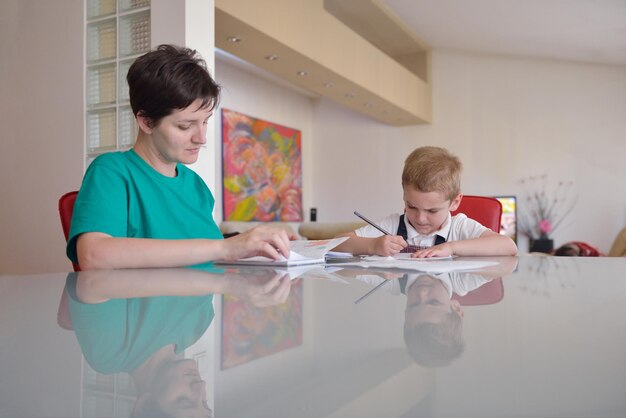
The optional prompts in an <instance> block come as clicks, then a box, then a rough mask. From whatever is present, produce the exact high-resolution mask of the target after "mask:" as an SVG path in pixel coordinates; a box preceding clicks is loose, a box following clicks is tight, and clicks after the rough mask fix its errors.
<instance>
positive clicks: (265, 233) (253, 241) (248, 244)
mask: <svg viewBox="0 0 626 418" xmlns="http://www.w3.org/2000/svg"><path fill="white" fill-rule="evenodd" d="M289 238H290V236H289V235H288V234H287V232H286V231H285V230H283V229H280V228H275V227H270V226H265V225H261V226H257V227H255V228H252V229H249V230H247V231H246V232H243V233H241V234H238V235H235V236H233V237H230V238H227V239H225V240H224V241H223V246H224V247H223V250H224V254H223V259H224V260H237V259H240V258H247V257H254V256H265V257H269V258H271V259H273V260H280V259H282V258H283V257H284V258H289V252H290V250H289V248H290V244H289Z"/></svg>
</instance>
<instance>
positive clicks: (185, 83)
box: [67, 45, 289, 270]
mask: <svg viewBox="0 0 626 418" xmlns="http://www.w3.org/2000/svg"><path fill="white" fill-rule="evenodd" d="M127 81H128V85H129V94H130V104H131V107H132V109H133V113H134V115H135V117H136V119H137V124H138V126H139V132H138V134H137V140H136V143H135V146H134V147H133V149H131V150H129V151H126V152H114V153H108V154H103V155H101V156H99V157H98V158H96V159H95V160H94V161H93V162H92V163H91V165H90V166H89V169H88V170H87V172H86V173H85V177H84V179H83V184H82V186H81V189H80V192H79V194H78V198H77V200H76V204H75V206H74V213H73V217H72V225H71V229H70V236H69V240H68V244H67V255H68V257H69V258H70V259H71V260H72V261H73V262H75V263H78V264H79V265H80V267H81V269H82V270H92V269H112V268H135V267H178V266H189V265H197V264H202V263H206V262H210V261H212V260H218V259H223V260H235V259H238V258H244V257H250V256H255V255H264V256H267V257H270V258H273V259H279V258H280V257H281V255H288V254H289V237H288V236H287V233H286V232H284V231H282V230H279V229H275V228H270V227H265V226H261V227H257V228H254V229H251V230H249V231H247V232H245V233H243V234H240V235H237V236H235V237H232V238H229V239H226V240H224V239H223V237H222V234H221V233H220V231H219V228H218V227H217V225H216V223H215V221H214V219H213V216H212V213H213V207H214V203H215V200H214V198H213V195H212V194H211V192H210V191H209V189H208V188H207V186H206V184H205V183H204V182H203V181H202V179H201V178H200V177H199V176H198V175H197V174H196V173H194V172H193V171H192V170H190V169H189V168H187V167H186V166H185V165H184V164H191V163H194V162H195V161H196V160H197V159H198V154H199V151H200V148H202V147H203V146H204V144H205V143H206V126H207V121H208V119H209V118H210V117H211V115H212V114H213V110H214V109H215V107H216V106H217V102H218V99H219V90H220V89H219V86H218V85H217V84H216V83H215V81H214V80H213V79H212V78H211V76H210V75H209V73H208V71H207V69H206V64H205V62H204V61H203V60H202V59H201V58H200V57H198V56H197V55H196V52H195V51H193V50H190V49H188V48H179V47H175V46H172V45H161V46H159V47H158V48H157V49H156V50H154V51H151V52H149V53H147V54H145V55H143V56H141V57H139V58H138V59H137V60H136V61H135V62H134V63H133V65H132V66H131V67H130V69H129V71H128V75H127Z"/></svg>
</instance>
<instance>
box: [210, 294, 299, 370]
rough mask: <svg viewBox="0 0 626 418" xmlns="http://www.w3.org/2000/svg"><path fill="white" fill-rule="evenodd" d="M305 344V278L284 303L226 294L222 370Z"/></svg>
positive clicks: (223, 310) (223, 317) (224, 297)
mask: <svg viewBox="0 0 626 418" xmlns="http://www.w3.org/2000/svg"><path fill="white" fill-rule="evenodd" d="M300 344H302V282H299V283H297V284H295V285H292V286H291V291H290V293H289V297H288V298H287V301H286V302H285V303H283V304H281V305H275V306H270V307H263V308H260V307H256V306H254V305H253V304H252V303H250V302H249V301H242V300H240V299H238V298H237V297H235V296H230V295H224V296H223V299H222V347H221V348H222V362H221V363H222V370H224V369H228V368H231V367H234V366H238V365H240V364H244V363H247V362H249V361H252V360H254V359H257V358H260V357H265V356H268V355H270V354H273V353H277V352H279V351H283V350H286V349H288V348H292V347H296V346H298V345H300Z"/></svg>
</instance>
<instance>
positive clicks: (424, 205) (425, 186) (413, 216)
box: [336, 147, 517, 257]
mask: <svg viewBox="0 0 626 418" xmlns="http://www.w3.org/2000/svg"><path fill="white" fill-rule="evenodd" d="M460 177H461V161H460V160H459V159H458V158H457V157H456V156H454V155H452V154H450V153H449V152H448V151H447V150H445V149H443V148H438V147H421V148H417V149H415V150H414V151H413V152H412V153H411V154H410V155H409V156H408V157H407V159H406V161H405V163H404V170H403V172H402V188H403V190H404V214H402V215H400V214H393V215H390V216H388V217H386V218H384V219H382V220H380V221H379V222H377V223H378V225H380V226H381V227H382V228H383V229H385V230H386V231H389V232H390V233H391V234H395V235H383V234H382V233H381V232H380V231H378V230H377V229H375V228H374V227H372V226H369V225H368V226H365V227H363V228H360V229H357V230H356V231H354V232H351V233H348V234H344V236H348V237H350V239H349V240H347V241H345V242H344V243H342V244H341V245H339V246H337V247H336V251H345V252H351V253H353V254H377V255H382V256H389V255H393V254H397V253H399V252H401V251H406V248H407V245H411V246H415V247H418V249H417V251H416V252H415V256H416V257H436V256H449V255H453V254H455V255H515V254H516V253H517V247H516V246H515V243H514V242H513V241H512V240H511V239H510V238H508V237H505V236H503V235H500V234H498V233H496V232H494V231H491V230H490V229H488V228H486V227H484V226H483V225H481V224H480V223H478V222H476V221H474V220H473V219H469V218H468V217H467V216H465V215H464V214H457V215H455V216H451V214H450V212H451V211H455V210H456V209H457V208H458V207H459V204H460V203H461V199H462V198H463V195H462V194H461V190H460V189H461V180H460Z"/></svg>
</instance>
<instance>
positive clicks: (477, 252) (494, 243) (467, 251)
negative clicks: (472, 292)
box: [414, 230, 517, 258]
mask: <svg viewBox="0 0 626 418" xmlns="http://www.w3.org/2000/svg"><path fill="white" fill-rule="evenodd" d="M516 254H517V245H515V242H514V241H513V240H512V239H511V238H509V237H507V236H505V235H500V234H497V233H495V232H493V231H492V230H487V231H485V232H483V233H482V234H481V235H480V236H479V237H478V238H474V239H465V240H460V241H448V242H445V243H443V244H440V245H435V246H434V247H430V248H427V249H425V250H420V251H417V252H415V253H414V257H417V258H425V257H446V256H450V255H459V256H481V255H482V256H491V255H495V256H498V255H516Z"/></svg>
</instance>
